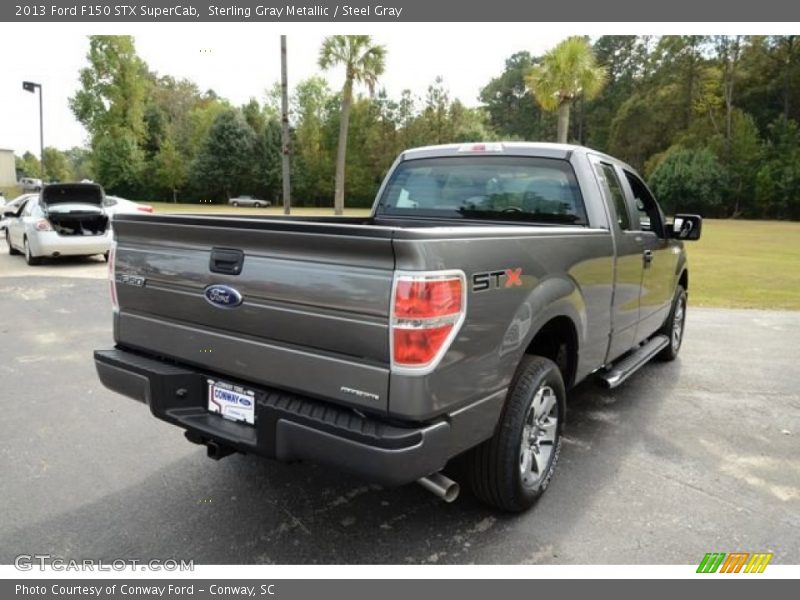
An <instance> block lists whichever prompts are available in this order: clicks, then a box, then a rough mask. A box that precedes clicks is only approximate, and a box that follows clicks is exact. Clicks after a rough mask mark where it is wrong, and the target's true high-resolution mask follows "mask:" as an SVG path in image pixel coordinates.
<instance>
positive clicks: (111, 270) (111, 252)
mask: <svg viewBox="0 0 800 600" xmlns="http://www.w3.org/2000/svg"><path fill="white" fill-rule="evenodd" d="M116 258H117V241H116V240H114V241H112V242H111V247H110V248H109V249H108V291H109V293H110V294H111V308H112V309H113V310H114V312H115V313H116V312H119V301H118V300H117V280H116V272H115V271H116Z"/></svg>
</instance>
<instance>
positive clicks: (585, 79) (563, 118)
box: [525, 36, 608, 143]
mask: <svg viewBox="0 0 800 600" xmlns="http://www.w3.org/2000/svg"><path fill="white" fill-rule="evenodd" d="M607 78H608V74H607V73H606V70H605V68H603V67H602V66H598V65H597V60H596V58H595V55H594V51H593V50H592V47H591V45H589V42H588V41H587V40H586V38H583V37H581V36H572V37H568V38H567V39H565V40H564V41H562V42H561V43H560V44H558V45H557V46H556V47H555V48H553V49H552V50H550V51H549V52H547V53H546V54H545V55H544V56H543V57H542V60H541V63H540V64H537V65H535V66H534V67H533V68H532V69H531V70H530V71H529V72H528V75H527V77H526V78H525V83H526V84H527V86H528V88H529V89H530V90H531V92H532V93H533V95H534V96H535V97H536V101H537V102H538V103H539V105H540V106H541V107H542V108H543V109H544V110H546V111H549V112H555V111H558V113H559V115H558V136H557V138H558V141H559V142H561V143H565V142H566V141H567V130H568V128H569V112H570V105H571V104H572V102H573V101H575V100H576V99H577V98H582V99H584V100H592V99H593V98H595V97H596V96H597V95H598V94H599V93H600V92H601V91H602V89H603V86H604V85H605V83H606V80H607Z"/></svg>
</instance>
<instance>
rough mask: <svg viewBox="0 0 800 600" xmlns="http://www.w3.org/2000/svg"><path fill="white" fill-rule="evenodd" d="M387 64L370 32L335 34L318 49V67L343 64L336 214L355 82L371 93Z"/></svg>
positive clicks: (341, 199) (341, 202)
mask: <svg viewBox="0 0 800 600" xmlns="http://www.w3.org/2000/svg"><path fill="white" fill-rule="evenodd" d="M385 64H386V48H384V47H383V46H378V45H375V44H373V43H372V39H371V38H370V36H368V35H332V36H329V37H326V38H325V39H324V40H323V42H322V47H321V48H320V51H319V66H320V67H322V68H323V69H330V68H331V67H334V66H337V65H341V66H343V67H344V71H345V76H344V87H343V88H342V96H341V102H342V105H341V110H340V113H339V136H338V146H337V150H336V181H335V192H334V208H335V209H336V214H342V211H343V210H344V178H345V163H346V160H347V134H348V132H349V119H350V106H351V104H352V101H353V85H354V84H355V83H363V84H364V85H366V86H367V88H368V89H369V93H370V95H372V94H373V93H374V91H375V86H376V84H377V82H378V77H380V75H382V74H383V70H384V68H385Z"/></svg>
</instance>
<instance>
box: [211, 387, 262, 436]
mask: <svg viewBox="0 0 800 600" xmlns="http://www.w3.org/2000/svg"><path fill="white" fill-rule="evenodd" d="M207 381H208V410H209V411H211V412H212V413H217V414H219V415H222V416H223V417H225V418H226V419H230V420H231V421H244V422H245V423H249V424H250V425H254V424H255V421H256V394H255V392H254V391H253V390H248V389H246V388H243V387H241V386H239V385H234V384H232V383H225V382H224V381H215V380H213V379H208V380H207Z"/></svg>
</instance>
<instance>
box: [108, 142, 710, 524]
mask: <svg viewBox="0 0 800 600" xmlns="http://www.w3.org/2000/svg"><path fill="white" fill-rule="evenodd" d="M701 225H702V220H701V219H700V217H698V216H696V215H678V216H676V217H675V219H674V222H673V223H671V224H668V223H667V222H666V220H665V219H664V216H663V214H662V212H661V210H660V209H659V207H658V204H657V203H656V200H655V199H654V198H653V195H652V194H651V193H650V191H649V190H648V188H647V186H646V185H645V184H644V183H643V182H642V180H641V178H640V177H639V176H638V175H637V174H636V173H635V172H634V170H633V169H631V168H630V167H629V166H627V165H625V164H623V163H622V162H620V161H618V160H615V159H613V158H611V157H609V156H605V155H603V154H600V153H597V152H594V151H592V150H590V149H587V148H583V147H576V146H566V145H553V144H532V143H503V144H500V143H486V144H467V145H448V146H436V147H428V148H419V149H415V150H409V151H406V152H403V153H402V155H401V156H400V157H399V158H398V159H397V161H396V162H395V163H394V165H393V166H392V168H391V169H390V171H389V173H388V175H387V177H386V180H385V181H384V183H383V184H382V186H381V188H380V190H379V192H378V195H377V199H376V201H375V205H374V208H373V211H372V214H371V215H370V216H369V217H366V218H336V217H330V218H324V217H320V218H317V217H314V218H297V217H295V218H279V217H263V216H254V217H241V216H222V215H206V216H201V215H163V216H162V215H153V216H151V215H117V216H116V217H115V219H114V221H113V228H114V234H115V242H114V244H113V247H112V254H111V260H110V277H111V282H110V284H111V296H112V302H113V308H114V341H115V344H116V345H115V347H114V348H113V349H108V350H97V351H96V352H95V363H96V366H97V371H98V374H99V376H100V379H101V380H102V382H103V383H104V384H105V385H106V386H107V387H108V388H110V389H112V390H115V391H117V392H120V393H122V394H125V395H127V396H130V397H132V398H134V399H136V400H140V401H142V402H145V403H146V404H147V405H149V407H150V410H151V411H152V413H153V415H155V416H156V417H158V418H159V419H162V420H164V421H167V422H169V423H173V424H175V425H177V426H179V427H181V428H183V429H184V430H185V432H186V437H187V438H188V439H189V440H191V441H193V442H197V443H201V444H205V445H206V446H207V447H208V454H209V456H211V457H213V458H220V457H222V456H225V455H227V454H230V453H232V452H235V451H239V452H249V453H255V454H260V455H263V456H267V457H273V458H277V459H280V460H287V461H289V460H297V459H308V460H311V461H316V462H320V463H325V464H329V465H334V466H336V467H340V468H342V469H347V470H349V471H352V472H355V473H357V474H359V475H361V476H363V477H364V478H366V479H368V480H370V481H374V482H377V483H380V484H383V485H388V486H394V485H401V484H405V483H409V482H413V481H419V482H420V483H422V484H423V485H424V486H425V487H427V488H428V489H430V490H431V491H434V492H435V493H437V494H438V495H439V496H441V497H443V498H445V499H448V500H451V499H453V498H454V496H456V495H457V494H458V484H456V483H455V482H454V481H453V480H452V479H450V478H449V477H447V476H446V475H444V474H443V473H442V472H441V471H442V469H443V468H444V467H445V465H446V464H447V463H448V461H449V460H450V459H452V458H454V457H456V456H462V455H463V459H464V467H465V468H464V469H463V470H464V473H465V478H466V479H468V480H469V481H468V483H469V484H470V486H471V488H472V490H473V492H474V493H475V494H476V495H477V496H478V497H479V498H480V499H482V500H484V501H485V502H488V503H490V504H492V505H494V506H497V507H499V508H501V509H504V510H508V511H520V510H524V509H525V508H527V507H529V506H531V505H532V504H533V503H534V502H535V500H536V499H537V498H538V497H539V496H540V495H541V494H542V492H543V491H544V490H545V489H546V488H547V485H548V483H549V481H550V478H551V476H552V474H553V470H554V468H555V465H556V462H557V460H558V455H559V450H560V445H561V432H562V428H563V425H564V418H565V411H566V391H567V390H568V389H569V388H571V387H572V386H574V385H575V384H576V383H578V382H580V381H581V380H583V379H585V378H587V377H588V376H589V375H592V374H594V375H595V376H597V377H599V378H600V380H601V381H603V382H604V383H605V384H606V385H608V386H609V387H614V386H616V385H618V384H619V383H621V382H622V381H623V380H624V379H626V378H627V377H628V376H629V375H630V374H631V373H633V372H634V371H635V370H636V369H638V368H639V367H640V366H642V365H643V364H645V363H646V362H647V361H648V360H649V359H650V358H652V357H654V356H660V357H662V358H664V359H667V360H669V359H673V358H675V356H676V354H677V353H678V350H679V349H680V345H681V339H682V335H683V328H684V323H685V315H686V294H687V291H688V288H689V273H688V270H687V264H686V255H685V252H684V249H683V244H682V242H681V240H683V239H685V240H690V239H697V238H698V237H699V235H700V229H701Z"/></svg>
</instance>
